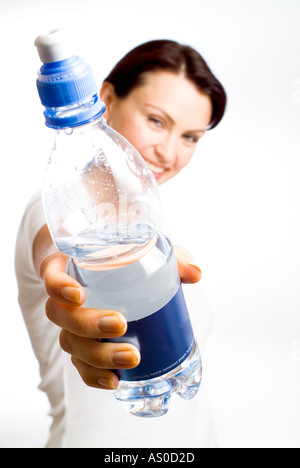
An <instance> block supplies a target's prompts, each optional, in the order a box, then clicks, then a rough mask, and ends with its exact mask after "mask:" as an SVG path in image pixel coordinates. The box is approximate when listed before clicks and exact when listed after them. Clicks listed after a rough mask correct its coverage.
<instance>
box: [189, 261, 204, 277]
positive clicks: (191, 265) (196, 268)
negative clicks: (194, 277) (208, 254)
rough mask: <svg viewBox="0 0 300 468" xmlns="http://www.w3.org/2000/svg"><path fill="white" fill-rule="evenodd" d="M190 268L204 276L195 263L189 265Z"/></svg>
mask: <svg viewBox="0 0 300 468" xmlns="http://www.w3.org/2000/svg"><path fill="white" fill-rule="evenodd" d="M188 266H189V267H191V268H193V269H194V270H195V271H197V273H200V274H201V275H202V270H201V269H200V268H199V267H198V266H197V265H194V264H193V263H188Z"/></svg>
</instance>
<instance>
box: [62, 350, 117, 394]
mask: <svg viewBox="0 0 300 468" xmlns="http://www.w3.org/2000/svg"><path fill="white" fill-rule="evenodd" d="M71 361H72V363H73V364H74V366H75V367H76V369H77V370H78V372H79V374H80V376H81V378H82V380H83V381H84V383H85V384H86V385H88V386H89V387H94V388H102V389H104V390H115V389H116V388H117V387H118V385H119V379H118V377H117V376H116V374H114V373H113V372H112V371H110V370H103V369H97V368H96V367H92V366H90V365H89V364H86V363H85V362H83V361H81V360H80V359H78V358H76V357H75V356H72V357H71Z"/></svg>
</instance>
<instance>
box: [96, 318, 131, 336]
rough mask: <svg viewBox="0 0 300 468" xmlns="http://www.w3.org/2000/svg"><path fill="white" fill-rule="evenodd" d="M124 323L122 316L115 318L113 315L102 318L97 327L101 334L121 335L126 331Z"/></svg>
mask: <svg viewBox="0 0 300 468" xmlns="http://www.w3.org/2000/svg"><path fill="white" fill-rule="evenodd" d="M126 326H127V324H126V321H125V319H123V318H122V316H119V317H115V316H113V315H108V316H107V317H102V318H101V319H100V320H99V321H98V327H99V328H100V330H101V331H102V332H103V333H121V332H122V331H124V332H125V330H126Z"/></svg>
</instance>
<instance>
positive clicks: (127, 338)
mask: <svg viewBox="0 0 300 468" xmlns="http://www.w3.org/2000/svg"><path fill="white" fill-rule="evenodd" d="M35 45H36V46H37V48H38V51H39V55H40V58H41V60H42V61H43V62H44V65H43V66H42V67H41V70H40V72H39V75H38V80H37V87H38V91H39V95H40V98H41V102H42V104H43V105H44V106H45V108H46V110H45V112H44V114H45V117H46V125H47V126H48V127H50V128H53V129H55V133H56V135H55V142H54V145H53V148H52V152H51V155H50V158H49V160H48V164H47V169H46V175H45V182H44V190H43V202H44V209H45V215H46V219H47V223H48V226H49V230H50V232H51V235H52V238H53V241H54V243H55V245H56V246H57V248H58V249H59V250H60V251H61V252H63V253H64V254H66V255H68V256H69V257H70V261H69V263H68V267H67V273H68V274H69V275H71V276H72V277H73V278H75V279H76V280H77V281H79V282H80V284H81V285H82V286H83V287H84V289H85V291H86V302H85V306H86V307H94V308H104V309H113V310H118V311H120V312H121V313H123V314H124V316H125V317H126V319H127V322H128V330H127V332H126V334H125V335H124V336H122V337H121V338H118V339H112V340H110V341H120V342H130V343H132V344H134V345H135V346H137V347H138V348H139V350H140V353H141V363H140V364H139V365H138V366H137V367H136V368H135V369H129V370H128V369H120V370H117V371H116V373H117V374H118V376H119V378H120V385H119V387H118V389H117V390H116V391H115V392H114V393H115V396H116V398H117V399H118V400H119V401H120V402H121V403H122V405H123V406H124V407H125V408H126V409H127V411H128V412H130V413H131V414H134V415H136V416H142V417H154V416H161V415H163V414H165V413H166V412H167V411H168V408H169V400H170V397H171V395H172V394H173V393H174V392H176V393H177V394H178V395H179V396H181V397H182V398H184V399H190V398H192V397H193V396H194V395H195V394H196V393H197V391H198V389H199V386H200V382H201V373H202V367H201V358H200V353H199V348H198V345H197V343H196V341H195V338H194V334H193V330H192V326H191V322H190V319H189V314H188V311H187V308H186V304H185V300H184V296H183V292H182V287H181V283H180V278H179V274H178V268H177V262H176V258H175V255H174V249H173V246H172V243H171V241H170V239H169V238H168V237H167V235H166V234H165V232H164V229H163V227H162V226H163V223H162V221H163V220H162V208H161V203H160V198H159V194H158V188H157V184H156V181H155V177H154V175H153V174H152V172H151V171H150V169H149V167H148V165H147V164H146V162H145V161H144V160H143V158H142V157H141V156H140V155H139V153H138V152H137V151H136V150H135V148H134V147H133V146H132V145H131V144H130V143H128V142H127V141H126V140H125V139H124V138H123V137H122V136H121V135H119V134H118V133H117V132H115V131H114V130H113V129H111V128H110V127H109V126H107V124H106V121H105V119H104V118H103V113H104V111H105V106H104V104H103V103H102V102H101V101H100V100H99V98H98V95H97V85H96V83H95V80H94V77H93V74H92V71H91V69H90V67H89V66H88V65H87V64H86V63H85V62H84V61H83V60H82V59H80V58H78V57H76V56H71V57H70V56H69V55H68V53H67V52H66V50H65V47H64V42H63V41H62V37H61V32H60V31H52V32H50V33H47V34H43V35H41V36H39V37H38V38H37V40H36V41H35Z"/></svg>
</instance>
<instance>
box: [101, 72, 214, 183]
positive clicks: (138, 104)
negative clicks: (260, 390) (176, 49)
mask: <svg viewBox="0 0 300 468" xmlns="http://www.w3.org/2000/svg"><path fill="white" fill-rule="evenodd" d="M100 94H101V99H102V100H103V101H104V102H105V104H106V106H107V111H106V114H105V117H106V119H107V123H108V125H110V126H111V127H112V128H114V129H115V130H116V131H117V132H119V133H121V134H122V135H123V136H124V137H125V138H126V139H127V140H128V141H129V142H130V143H131V144H132V145H133V146H134V147H135V148H136V149H137V150H138V151H139V153H140V154H141V155H142V157H143V158H144V159H145V161H146V162H147V163H148V165H149V167H150V169H151V170H152V172H153V174H154V175H155V178H156V180H157V183H158V184H162V183H163V182H166V181H167V180H169V179H171V178H172V177H174V176H175V175H176V174H178V172H180V171H181V169H183V168H184V167H185V166H186V165H187V164H188V163H189V161H190V160H191V158H192V156H193V154H194V152H195V149H196V146H197V142H198V141H199V139H200V138H201V137H202V136H203V135H204V133H205V130H206V128H207V126H208V125H209V123H210V120H211V115H212V104H211V100H210V98H209V97H208V96H206V95H205V94H203V93H201V92H199V91H198V90H197V88H196V86H195V85H194V84H193V83H192V82H191V81H189V80H188V79H186V78H185V77H184V76H183V75H178V74H175V73H171V72H164V71H159V72H149V73H146V74H145V81H144V82H143V84H141V85H140V86H138V87H136V88H134V89H133V90H132V91H131V93H130V94H129V95H128V96H127V97H125V98H118V97H117V96H116V95H115V93H114V89H113V86H112V85H111V84H110V83H104V84H103V87H102V90H101V93H100Z"/></svg>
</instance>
